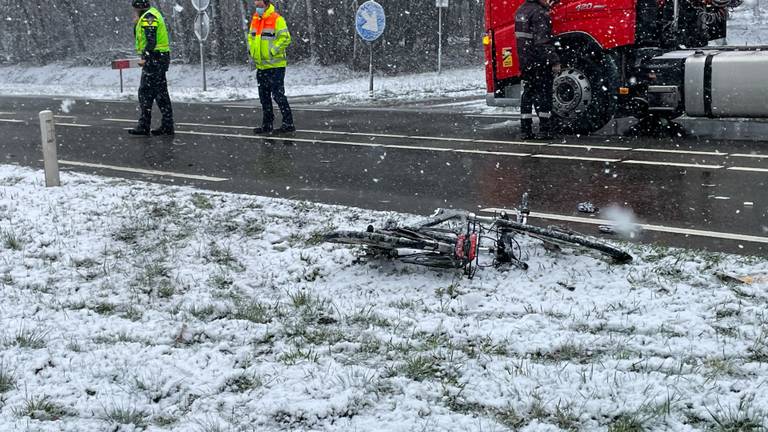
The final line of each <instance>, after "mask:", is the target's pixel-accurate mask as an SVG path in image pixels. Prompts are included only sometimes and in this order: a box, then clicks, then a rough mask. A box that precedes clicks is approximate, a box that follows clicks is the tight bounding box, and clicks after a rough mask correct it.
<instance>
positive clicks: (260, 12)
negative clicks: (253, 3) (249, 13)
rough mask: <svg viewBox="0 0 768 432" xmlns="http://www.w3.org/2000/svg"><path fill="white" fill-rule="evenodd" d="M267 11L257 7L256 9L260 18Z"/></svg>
mask: <svg viewBox="0 0 768 432" xmlns="http://www.w3.org/2000/svg"><path fill="white" fill-rule="evenodd" d="M265 10H266V9H265V8H260V7H257V8H256V13H257V14H259V16H262V15H264V11H265Z"/></svg>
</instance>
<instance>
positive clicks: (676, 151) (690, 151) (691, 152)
mask: <svg viewBox="0 0 768 432" xmlns="http://www.w3.org/2000/svg"><path fill="white" fill-rule="evenodd" d="M632 151H636V152H647V153H673V154H690V155H702V156H728V153H722V152H718V151H713V152H708V151H692V150H671V149H653V148H644V147H638V148H633V149H632Z"/></svg>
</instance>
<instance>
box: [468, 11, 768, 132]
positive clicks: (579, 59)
mask: <svg viewBox="0 0 768 432" xmlns="http://www.w3.org/2000/svg"><path fill="white" fill-rule="evenodd" d="M525 1H527V0H486V10H485V23H486V29H485V30H486V34H485V37H484V38H483V44H484V45H485V47H484V48H485V57H486V63H485V68H486V84H487V88H488V93H487V102H488V104H489V105H493V106H505V105H511V106H514V105H519V99H520V94H521V85H520V69H519V63H518V60H517V44H516V40H515V13H516V12H517V9H518V8H519V7H520V5H521V4H522V3H523V2H525ZM740 4H741V0H560V1H559V2H557V3H555V4H554V5H553V7H552V9H551V11H550V16H551V19H552V28H553V34H554V36H555V41H556V43H555V45H556V47H557V49H558V54H559V55H560V59H561V62H562V64H563V68H562V72H561V73H560V74H559V75H558V76H556V77H555V80H554V89H553V90H554V91H553V94H554V100H553V113H554V115H555V117H556V118H557V122H558V125H559V127H560V130H561V131H563V132H565V133H589V132H594V131H596V130H598V129H600V128H602V127H603V126H604V125H605V124H606V123H607V122H608V121H610V120H611V118H613V117H614V116H636V117H644V116H647V115H651V114H653V115H657V116H659V117H665V118H674V117H677V116H680V115H682V114H683V113H685V101H686V94H685V75H686V63H687V62H688V63H690V62H689V61H688V60H690V58H691V57H692V56H694V55H698V56H699V57H700V56H701V55H702V54H701V53H702V52H705V53H708V54H713V56H717V55H720V51H723V50H728V51H731V52H733V51H737V52H740V51H750V53H749V55H750V62H752V63H754V62H755V61H756V60H757V63H758V70H760V71H765V72H767V73H768V66H766V65H768V63H766V65H763V64H762V62H763V60H765V61H766V62H768V56H766V55H765V54H764V53H763V54H758V55H757V56H755V55H754V51H755V50H754V49H747V50H740V49H739V48H735V47H731V48H727V49H725V48H722V49H720V51H717V52H713V47H706V46H707V44H708V43H709V42H710V41H713V40H716V39H721V38H724V37H725V36H726V22H727V17H728V9H729V8H731V7H737V6H739V5H740ZM673 53H677V54H673ZM697 53H698V54H697ZM708 54H707V55H708ZM726 57H729V59H728V61H729V62H733V61H737V60H736V57H739V55H738V54H729V55H728V56H721V58H722V59H725V58H726ZM699 63H700V62H699ZM710 63H711V62H710ZM764 67H765V69H763V68H764ZM689 69H690V68H689ZM711 72H712V71H711V70H710V71H709V72H707V73H709V74H710V75H711ZM702 73H703V72H702ZM740 78H742V79H743V78H745V77H740ZM736 80H737V79H736V78H734V79H723V80H721V84H720V85H721V86H724V87H722V89H723V92H727V88H728V85H729V84H727V83H726V82H727V81H733V82H734V84H736ZM710 84H711V83H710ZM702 97H703V95H702ZM722 114H725V113H722ZM766 115H768V114H766Z"/></svg>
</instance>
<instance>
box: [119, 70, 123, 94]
mask: <svg viewBox="0 0 768 432" xmlns="http://www.w3.org/2000/svg"><path fill="white" fill-rule="evenodd" d="M122 92H123V70H122V69H120V93H122Z"/></svg>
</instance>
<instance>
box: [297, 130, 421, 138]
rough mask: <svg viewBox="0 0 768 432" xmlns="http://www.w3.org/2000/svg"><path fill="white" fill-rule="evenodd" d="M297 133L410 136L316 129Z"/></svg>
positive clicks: (386, 136) (389, 136)
mask: <svg viewBox="0 0 768 432" xmlns="http://www.w3.org/2000/svg"><path fill="white" fill-rule="evenodd" d="M297 132H305V133H316V134H327V135H349V136H374V137H382V138H408V137H409V136H408V135H392V134H373V133H364V132H336V131H324V130H314V129H302V130H299V131H297Z"/></svg>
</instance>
